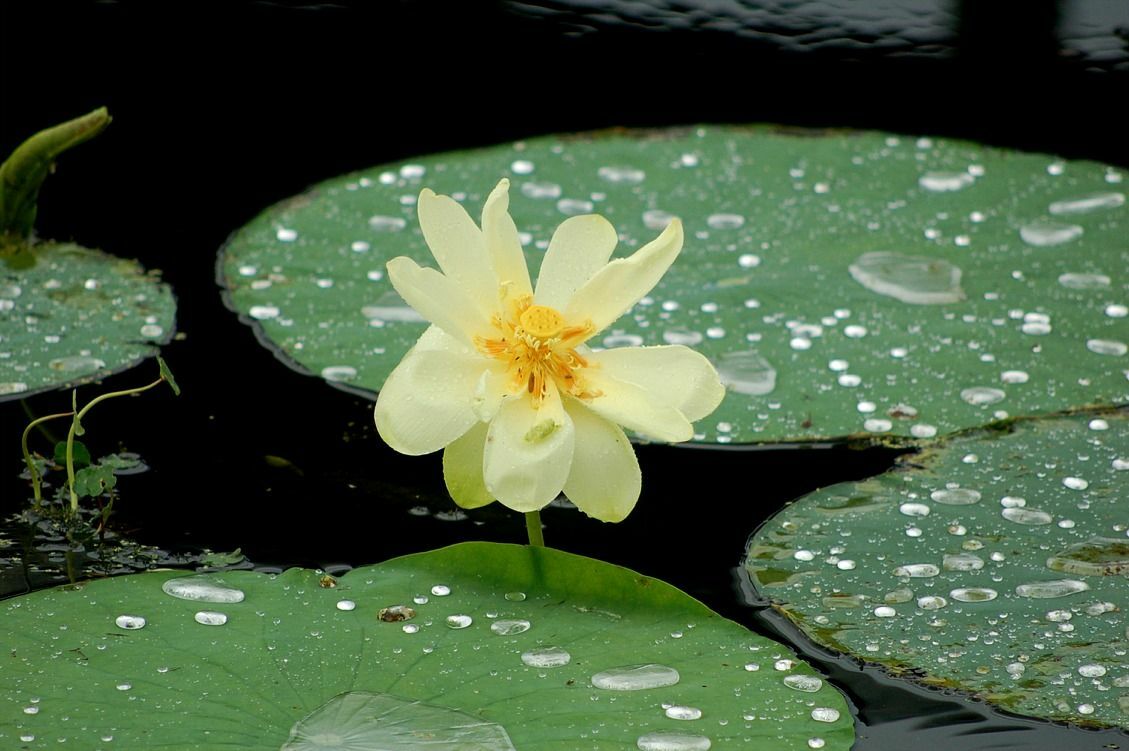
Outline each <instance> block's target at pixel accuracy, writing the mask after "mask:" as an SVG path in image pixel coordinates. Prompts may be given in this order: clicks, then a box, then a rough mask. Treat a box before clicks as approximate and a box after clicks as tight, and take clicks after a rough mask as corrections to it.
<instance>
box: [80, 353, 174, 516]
mask: <svg viewBox="0 0 1129 751" xmlns="http://www.w3.org/2000/svg"><path fill="white" fill-rule="evenodd" d="M165 380H166V379H165V377H164V376H163V375H162V376H161V377H160V378H158V379H157V380H155V381H153V382H152V383H150V384H149V385H147V386H139V387H138V388H135V389H125V390H123V391H111V392H109V393H106V394H102V395H100V396H96V397H94V398H93V399H91V400H90V402H89V403H88V404H87V405H86V406H85V407H83V408H82V409H81V410H79V409H77V404H76V405H75V408H76V412H75V413H74V418H73V419H72V420H71V429H70V430H69V431H67V484H68V486H69V487H70V491H71V513H72V514H74V513H77V512H78V493H76V492H75V489H74V437H75V435H76V434H80V431H81V429H82V418H83V417H85V416H86V413H87V412H89V411H90V409H91V408H92V407H93V406H94V405H95V404H98V403H99V402H104V401H106V400H107V399H113V398H114V397H118V396H130V395H131V394H140V393H141V392H143V391H148V390H149V389H151V388H154V387H156V386H159V385H161V384H162V383H164V382H165ZM77 394H78V392H77V391H75V392H73V395H72V400H73V399H75V398H77V396H76V395H77Z"/></svg>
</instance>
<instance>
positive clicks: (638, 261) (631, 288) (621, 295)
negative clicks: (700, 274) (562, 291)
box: [564, 219, 682, 331]
mask: <svg viewBox="0 0 1129 751" xmlns="http://www.w3.org/2000/svg"><path fill="white" fill-rule="evenodd" d="M680 250H682V222H680V221H679V220H677V219H675V220H673V221H672V222H671V223H670V224H669V225H667V228H666V229H665V230H663V232H662V234H661V235H659V236H658V237H657V238H655V239H654V240H652V241H651V242H649V243H647V244H646V245H644V246H643V247H642V248H640V249H639V250H637V251H635V253H633V254H632V255H631V256H630V257H629V258H619V259H616V260H614V261H612V262H611V263H609V264H608V265H607V266H605V267H604V268H602V269H600V270H599V271H597V272H596V274H595V275H594V276H593V277H592V278H591V279H589V280H588V281H587V283H585V284H584V286H583V287H581V288H580V289H579V290H577V291H576V294H575V295H573V296H572V299H571V300H569V303H568V305H567V306H565V310H564V317H565V320H567V321H577V322H579V321H584V320H590V321H592V323H593V324H594V325H595V327H596V331H600V330H602V329H604V328H606V327H608V326H609V325H611V324H612V322H614V321H615V320H616V319H617V318H619V317H620V316H621V315H623V314H624V313H625V312H627V310H628V309H629V308H630V307H631V306H632V305H634V304H635V303H636V302H638V301H639V298H641V297H643V295H645V294H647V293H648V292H650V291H651V289H653V288H654V286H655V285H656V284H658V283H659V279H661V278H662V275H663V274H665V273H666V270H667V269H668V268H670V264H672V263H674V259H675V258H677V257H678V252H679V251H680Z"/></svg>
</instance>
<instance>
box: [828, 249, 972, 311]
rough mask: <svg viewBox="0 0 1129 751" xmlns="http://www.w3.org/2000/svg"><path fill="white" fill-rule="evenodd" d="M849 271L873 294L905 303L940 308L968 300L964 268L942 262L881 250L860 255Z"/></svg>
mask: <svg viewBox="0 0 1129 751" xmlns="http://www.w3.org/2000/svg"><path fill="white" fill-rule="evenodd" d="M848 270H849V271H850V272H851V276H852V277H854V279H855V281H856V282H858V283H859V284H861V285H862V286H864V287H866V288H867V289H869V290H870V291H871V292H877V293H878V294H880V295H886V296H887V297H893V298H894V299H895V300H901V301H902V302H905V303H912V304H914V305H940V304H943V303H951V302H959V301H960V300H963V299H964V290H962V289H961V287H960V277H961V271H960V269H959V268H957V267H956V266H954V265H953V264H951V263H949V262H948V261H945V260H942V259H938V258H926V257H922V256H906V255H902V254H900V253H889V252H885V251H878V252H873V253H864V254H863V255H861V256H859V257H858V259H857V260H856V261H855V262H854V263H852V264H851V265H850V267H849V269H848Z"/></svg>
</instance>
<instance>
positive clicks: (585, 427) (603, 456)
mask: <svg viewBox="0 0 1129 751" xmlns="http://www.w3.org/2000/svg"><path fill="white" fill-rule="evenodd" d="M565 411H566V412H568V415H569V417H570V418H572V424H573V426H574V428H575V430H576V448H575V449H573V454H572V470H571V471H570V472H569V475H568V480H567V481H565V485H564V492H565V495H567V496H568V498H569V500H571V501H572V502H573V503H575V504H576V506H577V508H579V509H580V510H581V511H583V512H584V513H586V514H588V516H591V517H593V518H595V519H599V520H600V521H605V522H618V521H623V520H624V519H625V518H627V515H628V514H630V513H631V509H633V508H635V502H636V501H638V500H639V491H640V488H641V487H642V482H643V476H642V474H641V473H640V472H639V461H638V459H636V458H635V449H634V448H632V446H631V442H630V441H629V440H627V436H626V435H624V432H623V430H622V429H620V427H619V426H618V425H615V424H613V423H611V422H609V421H607V420H605V419H604V418H602V417H600V416H599V415H597V414H596V413H595V412H593V411H592V410H590V409H588V408H587V407H585V406H584V405H583V404H582V403H581V402H579V401H578V400H576V399H566V400H565Z"/></svg>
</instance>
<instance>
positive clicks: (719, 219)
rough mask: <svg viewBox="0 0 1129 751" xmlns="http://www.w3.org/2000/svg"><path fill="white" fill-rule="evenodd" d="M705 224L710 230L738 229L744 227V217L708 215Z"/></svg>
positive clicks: (736, 215) (738, 215)
mask: <svg viewBox="0 0 1129 751" xmlns="http://www.w3.org/2000/svg"><path fill="white" fill-rule="evenodd" d="M706 224H707V225H709V226H710V228H711V229H739V228H740V227H743V226H744V225H745V217H743V216H741V215H740V214H710V215H709V216H708V217H707V218H706Z"/></svg>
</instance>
